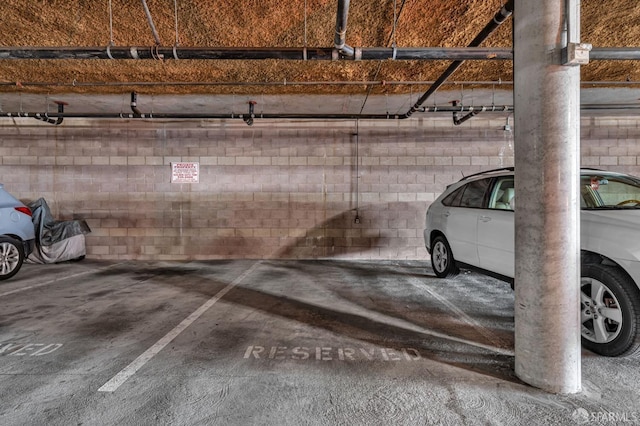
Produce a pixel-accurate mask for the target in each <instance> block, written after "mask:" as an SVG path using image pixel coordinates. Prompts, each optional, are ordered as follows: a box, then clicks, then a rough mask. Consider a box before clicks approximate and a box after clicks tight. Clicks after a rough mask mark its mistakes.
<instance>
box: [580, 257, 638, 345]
mask: <svg viewBox="0 0 640 426" xmlns="http://www.w3.org/2000/svg"><path fill="white" fill-rule="evenodd" d="M580 324H581V327H582V346H583V347H585V348H587V349H589V350H591V351H593V352H595V353H597V354H600V355H604V356H630V355H633V354H635V353H636V352H637V351H638V349H639V348H640V291H639V290H638V288H637V287H636V285H635V283H634V282H633V281H632V280H631V279H630V278H629V277H628V276H627V275H626V274H625V273H624V272H623V271H621V270H619V269H618V268H616V267H614V266H605V265H601V264H587V265H583V267H582V273H581V278H580Z"/></svg>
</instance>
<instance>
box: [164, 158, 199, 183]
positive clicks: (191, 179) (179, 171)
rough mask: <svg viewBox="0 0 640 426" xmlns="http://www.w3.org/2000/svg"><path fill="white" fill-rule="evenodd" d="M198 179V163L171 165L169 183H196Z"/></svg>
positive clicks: (188, 162) (182, 162)
mask: <svg viewBox="0 0 640 426" xmlns="http://www.w3.org/2000/svg"><path fill="white" fill-rule="evenodd" d="M199 179H200V163H198V162H193V161H187V162H184V161H181V162H176V163H173V162H172V163H171V183H198V182H199Z"/></svg>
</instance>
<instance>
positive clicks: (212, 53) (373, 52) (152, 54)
mask: <svg viewBox="0 0 640 426" xmlns="http://www.w3.org/2000/svg"><path fill="white" fill-rule="evenodd" d="M334 52H336V49H334V48H328V47H307V48H304V47H288V48H260V47H251V48H243V47H228V48H225V47H216V48H209V47H162V46H106V47H100V46H95V47H70V46H63V47H0V59H160V58H162V59H165V60H167V59H216V60H263V59H281V60H297V61H303V60H315V61H335V60H345V59H348V58H346V57H344V56H341V55H334ZM336 56H337V57H336ZM358 57H359V58H361V59H362V60H386V59H395V60H407V61H409V60H411V61H413V60H447V59H449V60H510V59H512V58H513V52H512V50H511V48H501V47H487V48H480V47H477V48H464V47H448V48H443V47H424V48H419V47H413V48H412V47H409V48H396V49H393V48H387V47H372V48H365V47H363V48H358Z"/></svg>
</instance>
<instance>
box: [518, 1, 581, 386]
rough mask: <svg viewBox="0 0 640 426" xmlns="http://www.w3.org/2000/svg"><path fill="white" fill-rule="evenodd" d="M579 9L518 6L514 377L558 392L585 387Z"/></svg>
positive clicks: (563, 4) (562, 4) (558, 4)
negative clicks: (572, 54)
mask: <svg viewBox="0 0 640 426" xmlns="http://www.w3.org/2000/svg"><path fill="white" fill-rule="evenodd" d="M567 2H569V3H567ZM577 11H579V2H578V1H577V0H539V1H531V0H516V1H515V10H514V15H513V16H514V82H515V85H514V105H515V121H514V130H515V169H516V182H515V186H516V209H515V261H516V269H515V299H516V300H515V371H516V375H517V376H518V377H519V378H520V379H522V380H523V381H525V382H526V383H529V384H531V385H533V386H536V387H538V388H541V389H543V390H546V391H548V392H554V393H575V392H579V391H580V390H581V355H580V351H581V348H580V321H579V307H580V296H579V295H580V289H579V283H580V221H579V219H580V218H579V214H580V209H579V200H578V196H579V193H578V190H579V162H580V155H579V154H580V67H579V66H571V65H563V64H562V62H563V59H562V49H563V48H565V47H566V46H567V42H568V41H569V40H570V41H575V42H577V41H578V40H576V39H575V37H576V31H577V28H579V25H580V22H579V13H577ZM568 16H569V17H571V19H569V20H568V19H567V17H568ZM572 32H573V34H572Z"/></svg>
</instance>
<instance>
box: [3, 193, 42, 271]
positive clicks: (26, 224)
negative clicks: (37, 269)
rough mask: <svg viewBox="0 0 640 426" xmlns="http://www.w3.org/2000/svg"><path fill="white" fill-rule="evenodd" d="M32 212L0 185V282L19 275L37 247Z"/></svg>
mask: <svg viewBox="0 0 640 426" xmlns="http://www.w3.org/2000/svg"><path fill="white" fill-rule="evenodd" d="M35 238H36V236H35V229H34V226H33V222H32V221H31V210H30V209H29V207H27V206H25V205H24V204H22V203H21V202H20V201H19V200H18V199H16V198H15V197H14V196H13V195H11V194H9V193H8V192H7V191H6V190H5V189H4V185H2V184H0V280H6V279H9V278H11V277H13V276H14V275H15V274H17V273H18V271H19V270H20V267H22V263H23V262H24V260H25V259H26V258H27V256H29V254H31V252H32V251H33V248H34V245H35Z"/></svg>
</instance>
